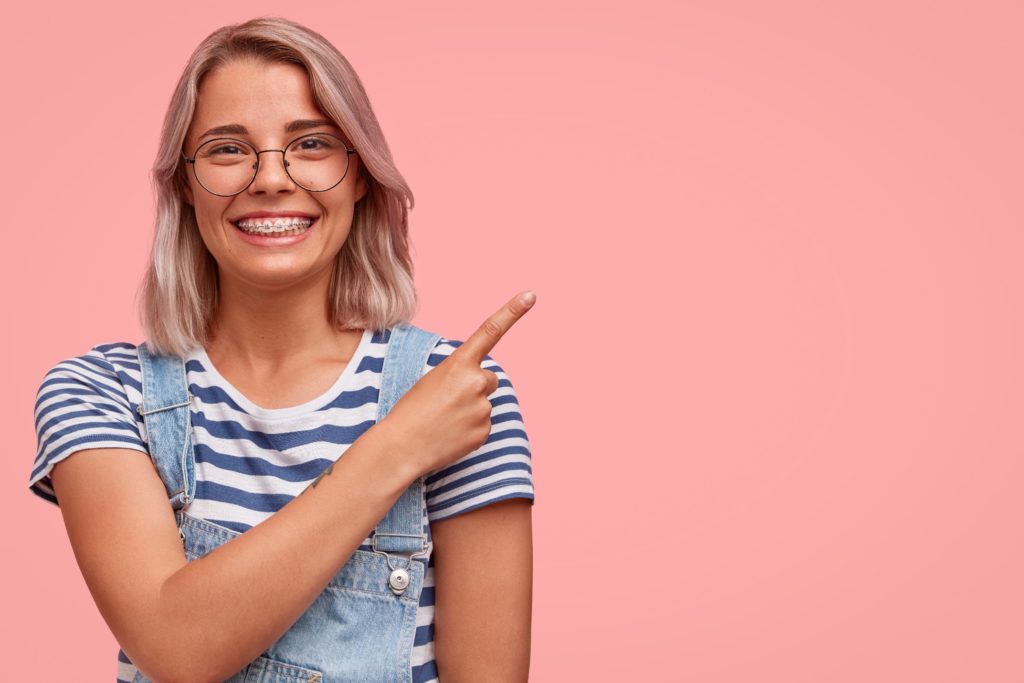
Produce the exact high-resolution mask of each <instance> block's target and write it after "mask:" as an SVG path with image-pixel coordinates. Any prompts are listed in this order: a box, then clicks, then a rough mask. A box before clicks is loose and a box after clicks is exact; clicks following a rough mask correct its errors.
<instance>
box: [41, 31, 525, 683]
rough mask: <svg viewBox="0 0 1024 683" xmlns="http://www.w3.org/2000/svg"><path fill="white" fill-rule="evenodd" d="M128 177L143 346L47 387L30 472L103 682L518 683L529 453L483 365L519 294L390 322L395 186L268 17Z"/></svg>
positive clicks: (205, 59)
mask: <svg viewBox="0 0 1024 683" xmlns="http://www.w3.org/2000/svg"><path fill="white" fill-rule="evenodd" d="M154 180H155V186H156V188H157V193H158V206H157V227H156V234H155V238H154V245H153V250H152V255H151V262H150V265H149V269H148V273H147V276H146V279H145V281H144V283H143V288H142V297H141V304H142V305H141V309H142V317H143V326H144V331H145V334H146V337H147V341H146V342H145V343H144V344H140V345H139V346H136V345H134V344H131V343H111V344H101V345H97V346H95V347H93V348H92V349H91V350H90V351H89V352H88V353H85V354H83V355H80V356H77V357H75V358H69V359H68V360H65V361H63V362H61V363H59V364H57V365H56V366H55V367H54V368H53V369H52V370H51V371H50V372H49V373H48V374H47V375H46V377H45V379H44V381H43V382H42V386H41V387H40V390H39V395H38V397H37V401H36V428H37V434H38V438H39V452H38V457H37V460H36V462H35V466H34V467H33V470H32V475H31V478H30V486H31V487H32V490H33V491H34V492H35V493H37V494H38V495H40V496H41V497H43V498H44V499H46V500H49V501H50V502H52V503H54V504H57V503H58V500H59V505H60V508H61V511H62V513H63V516H64V521H65V525H66V527H67V531H68V536H69V538H70V541H71V545H72V548H73V549H74V552H75V556H76V559H77V561H78V563H79V566H80V567H81V570H82V573H83V575H84V577H85V580H86V583H87V585H88V586H89V589H90V591H91V593H92V595H93V597H94V599H95V601H96V604H97V607H98V608H99V610H100V612H101V614H102V615H103V617H104V619H105V620H106V622H107V624H108V625H109V626H110V629H111V631H112V632H113V634H114V636H115V637H116V638H117V640H118V642H119V644H120V645H121V646H122V651H121V652H120V653H119V664H118V672H119V676H118V680H123V681H145V680H157V681H220V680H225V679H229V680H231V681H246V680H249V681H252V680H260V681H295V680H323V681H333V680H382V681H383V680H388V681H391V680H394V681H405V680H414V681H428V680H436V679H440V680H444V681H499V680H525V679H526V678H527V672H528V668H529V653H530V614H531V604H530V603H531V592H532V570H531V566H532V541H531V514H530V513H531V507H530V506H531V504H532V501H533V483H532V475H531V469H530V451H529V444H528V442H527V438H526V434H525V431H524V430H523V424H522V416H521V414H520V412H519V410H518V403H517V401H516V397H515V392H514V390H513V388H512V385H511V384H510V383H509V381H508V377H507V376H506V375H505V373H504V372H503V370H502V369H501V368H500V366H498V364H497V363H496V362H495V361H494V360H493V359H492V358H491V357H490V356H489V355H487V353H488V352H489V351H490V350H491V348H493V346H494V344H495V343H496V342H497V341H498V339H499V338H500V337H501V336H502V335H503V334H504V333H505V332H506V331H507V330H508V329H509V327H510V326H511V325H512V324H513V323H514V322H515V321H516V320H518V318H519V317H521V316H522V315H523V314H524V313H525V311H526V310H528V308H529V307H530V305H532V303H533V300H534V297H533V295H532V293H529V292H527V293H525V294H524V296H523V297H522V298H519V297H517V298H514V299H513V300H512V301H510V302H509V303H508V304H506V305H505V306H503V307H502V308H501V310H500V311H498V312H497V313H495V314H494V315H493V316H491V317H490V318H489V319H488V320H487V321H486V322H485V323H484V324H483V325H482V326H481V327H480V329H479V330H478V331H477V332H475V333H474V334H473V335H472V336H470V337H469V338H468V339H467V340H466V341H465V342H464V343H462V342H459V341H454V340H447V339H444V338H442V337H439V336H438V335H431V334H430V333H427V332H426V331H423V330H419V328H413V327H412V326H411V325H409V324H408V320H409V319H410V318H411V315H412V313H413V309H414V306H415V292H414V289H413V286H412V266H411V261H410V257H409V249H408V242H407V204H408V208H411V206H412V195H411V193H410V192H409V189H408V187H407V186H406V184H405V182H404V180H403V179H402V177H401V175H400V174H399V173H398V171H397V170H396V168H395V166H394V164H393V162H392V160H391V156H390V153H389V151H388V147H387V145H386V143H385V141H384V137H383V135H382V133H381V131H380V128H379V126H378V124H377V121H376V118H375V116H374V114H373V111H372V109H371V107H370V104H369V101H368V99H367V97H366V94H365V92H364V90H363V87H362V84H361V83H360V81H359V78H358V77H357V76H356V74H355V72H354V71H353V70H352V68H351V66H350V65H349V64H348V62H347V61H346V60H345V58H344V57H343V56H342V55H341V54H339V53H338V51H337V50H336V49H335V48H334V47H333V46H331V45H330V43H329V42H328V41H327V40H326V39H324V38H323V37H322V36H320V35H319V34H317V33H315V32H313V31H310V30H308V29H306V28H304V27H302V26H300V25H298V24H295V23H293V22H290V21H286V20H283V19H270V18H260V19H255V20H252V21H249V22H246V23H244V24H240V25H237V26H227V27H224V28H222V29H220V30H218V31H216V32H214V33H213V34H211V35H210V36H209V37H208V38H207V39H206V40H205V41H204V42H203V43H202V44H201V45H200V46H199V48H198V49H197V50H196V52H195V53H194V54H193V56H192V58H191V60H190V62H189V64H188V65H187V67H186V69H185V71H184V73H183V75H182V77H181V80H180V81H179V84H178V87H177V89H176V91H175V93H174V96H173V98H172V101H171V104H170V107H169V110H168V113H167V116H166V119H165V122H164V128H163V134H162V139H161V144H160V150H159V153H158V158H157V162H156V165H155V167H154ZM394 339H401V340H407V339H408V340H412V339H418V340H420V342H421V343H425V346H423V349H426V352H425V353H423V354H422V356H415V355H409V354H410V353H411V352H406V351H403V350H401V349H404V348H405V346H402V347H401V349H400V348H399V344H398V342H395V344H391V341H392V340H394ZM402 344H405V341H403V342H402ZM409 344H410V347H409V348H411V345H412V342H409ZM402 354H406V355H407V356H408V358H405V357H404V356H403V355H402ZM409 358H412V359H413V360H412V361H410V360H409ZM416 358H419V361H418V362H416V360H415V359H416ZM423 359H426V362H423ZM403 363H404V364H405V366H407V367H408V368H411V369H412V371H414V372H415V374H416V376H415V377H412V379H410V380H408V382H407V384H406V385H404V386H403V387H402V388H400V389H394V386H398V384H394V383H395V382H397V381H398V380H396V379H395V377H394V375H395V373H397V372H398V370H397V368H400V367H402V364H403ZM388 367H391V368H392V369H391V370H390V371H388V370H387V368H388ZM389 372H390V373H391V374H390V375H389V374H388V373H389ZM409 372H410V371H409V370H406V375H409ZM382 376H383V377H384V380H383V381H384V382H386V384H385V390H384V391H382V390H381V387H382ZM420 377H421V378H422V379H420ZM393 384H394V386H392V385H393ZM179 385H180V386H179ZM410 385H411V389H410V388H408V387H409V386H410ZM176 391H179V392H180V395H181V396H183V397H184V400H181V401H177V402H175V399H174V395H175V394H174V392H176ZM396 399H397V403H396V402H395V400H396ZM160 401H163V403H162V404H161V405H156V403H159V402H160ZM155 405H156V407H154V406H155ZM178 415H180V416H181V418H182V419H181V421H180V425H181V427H180V429H179V428H178V427H177V426H175V425H176V424H177V423H175V422H174V420H175V419H177V418H176V417H175V416H178ZM139 452H142V453H145V454H148V455H149V456H150V457H140V456H139V455H138V453H139ZM161 454H162V455H161ZM343 454H344V457H343V458H342V457H341V456H342V455H343ZM71 455H75V456H76V457H73V458H72V457H70V456H71ZM417 496H418V497H417ZM169 501H170V502H171V505H168V502H169ZM410 511H412V514H409V513H410ZM402 515H404V517H403V519H404V520H405V522H404V523H405V524H406V527H405V528H407V529H409V528H410V527H409V526H408V524H409V520H412V527H411V533H410V532H408V531H407V532H405V533H402V532H398V533H389V532H388V530H390V529H395V528H402V527H400V526H395V527H392V526H389V525H390V524H392V523H393V522H395V521H396V520H397V519H398V518H399V517H402ZM420 531H422V532H423V533H422V534H419V533H418V532H420ZM402 550H404V551H406V552H401V551H402Z"/></svg>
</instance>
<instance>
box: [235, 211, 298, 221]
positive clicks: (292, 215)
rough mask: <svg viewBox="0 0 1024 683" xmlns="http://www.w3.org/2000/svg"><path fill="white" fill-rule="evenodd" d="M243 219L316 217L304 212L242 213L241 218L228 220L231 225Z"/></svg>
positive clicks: (236, 217)
mask: <svg viewBox="0 0 1024 683" xmlns="http://www.w3.org/2000/svg"><path fill="white" fill-rule="evenodd" d="M245 218H309V219H312V220H316V219H317V218H318V216H317V215H316V214H312V213H306V212H305V211H253V212H251V213H243V214H242V215H241V216H235V217H234V218H229V219H228V220H230V221H231V222H232V223H238V221H240V220H243V219H245Z"/></svg>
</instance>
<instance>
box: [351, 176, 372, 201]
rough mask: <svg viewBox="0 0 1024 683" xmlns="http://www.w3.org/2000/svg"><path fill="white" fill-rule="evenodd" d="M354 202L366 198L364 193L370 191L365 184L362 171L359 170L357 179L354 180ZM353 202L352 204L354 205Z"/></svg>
mask: <svg viewBox="0 0 1024 683" xmlns="http://www.w3.org/2000/svg"><path fill="white" fill-rule="evenodd" d="M355 190H356V202H358V201H359V200H360V199H362V198H363V197H365V196H366V193H367V192H369V191H370V188H369V186H368V185H367V184H366V176H365V175H364V173H363V169H361V168H360V169H359V177H358V178H357V179H356V187H355ZM354 203H355V202H353V204H354Z"/></svg>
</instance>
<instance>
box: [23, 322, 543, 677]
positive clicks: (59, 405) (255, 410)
mask: <svg viewBox="0 0 1024 683" xmlns="http://www.w3.org/2000/svg"><path fill="white" fill-rule="evenodd" d="M390 338H391V329H390V328H388V329H385V330H383V331H374V330H365V331H364V332H363V336H362V338H361V340H360V342H359V345H358V347H357V348H356V351H355V354H354V355H353V357H352V359H351V361H350V362H349V363H348V365H346V367H345V370H344V371H343V372H342V373H341V375H340V376H339V377H338V379H337V381H336V382H335V383H334V385H333V386H332V387H331V388H330V389H328V390H327V391H326V392H324V393H323V394H322V395H320V396H318V397H317V398H314V399H312V400H310V401H307V402H306V403H303V404H301V405H297V406H292V407H289V408H275V409H267V408H261V407H260V406H257V405H255V404H253V403H252V402H250V401H249V400H248V399H246V397H245V396H243V395H242V394H241V393H240V392H239V391H238V390H237V389H235V388H234V387H233V386H232V385H231V384H229V383H228V382H227V380H225V379H224V377H222V376H221V375H220V373H219V372H218V371H217V369H216V368H215V367H214V366H213V364H212V363H211V362H210V359H209V357H208V356H207V355H206V351H205V350H204V349H203V348H202V347H197V348H196V349H195V350H194V351H192V352H191V353H190V354H189V355H188V356H187V357H186V359H185V360H186V363H185V370H186V374H187V379H188V384H189V390H190V391H191V393H192V395H193V397H194V398H193V400H192V404H191V410H190V412H191V417H192V427H193V444H194V449H195V455H196V495H195V499H194V500H193V501H191V503H190V504H189V507H188V510H187V511H188V513H189V514H190V515H192V516H193V517H198V518H200V519H204V520H206V521H209V522H212V523H214V524H219V525H222V526H224V527H227V528H229V529H232V530H234V531H238V532H244V531H245V530H247V529H249V528H251V527H253V526H255V525H256V524H259V523H260V522H261V521H263V520H264V519H266V518H268V517H269V516H270V515H272V514H273V513H274V512H276V511H277V510H279V509H281V508H282V507H284V505H285V504H286V503H288V501H290V500H291V499H292V498H293V497H295V496H296V495H298V494H300V493H302V491H304V490H305V488H306V487H307V486H308V485H309V483H310V482H311V481H312V480H313V479H315V478H316V477H317V475H319V474H320V473H321V472H322V471H323V470H324V469H325V468H326V467H327V466H328V465H329V464H330V463H331V462H334V461H335V460H337V459H338V457H340V456H341V455H342V454H343V453H344V452H345V450H346V449H347V448H348V446H349V445H351V444H352V443H353V442H354V441H355V440H356V439H357V438H358V437H359V436H360V435H361V434H362V433H363V432H365V431H366V430H367V429H369V428H370V427H371V426H372V425H373V424H374V422H375V420H376V417H377V401H378V396H379V392H380V380H381V368H382V365H383V361H384V355H385V352H386V351H387V345H388V341H389V340H390ZM461 344H462V342H461V341H455V340H449V339H445V338H443V337H442V338H441V339H440V340H439V341H438V343H437V345H436V346H435V348H434V350H433V352H432V353H431V354H430V356H429V358H428V360H427V364H426V365H425V366H424V368H423V374H426V373H427V372H429V371H430V369H431V368H433V367H436V366H437V365H438V364H439V363H440V362H441V361H442V360H444V359H445V358H446V357H447V356H448V355H449V354H451V353H452V351H454V350H455V348H457V347H458V346H459V345H461ZM480 367H482V368H484V369H486V370H491V371H493V372H494V373H496V374H497V375H498V379H499V383H498V388H497V389H496V390H495V391H494V393H492V394H491V395H490V396H489V399H490V401H491V406H492V407H491V433H490V436H488V438H487V441H486V442H485V443H484V444H483V445H481V446H480V447H479V448H478V449H476V450H475V451H473V452H472V453H469V454H468V455H466V456H465V457H463V458H461V459H459V460H458V461H456V462H454V463H453V464H451V465H448V466H447V467H444V468H442V469H440V470H437V471H434V472H431V473H430V474H428V475H427V477H426V480H425V482H426V486H425V498H426V506H425V509H424V513H423V523H424V531H425V533H427V534H428V535H429V534H430V527H429V523H430V522H433V521H437V520H441V519H446V518H448V517H453V516H455V515H459V514H462V513H464V512H468V511H470V510H474V509H476V508H479V507H482V506H484V505H488V504H490V503H494V502H496V501H499V500H505V499H508V498H526V499H529V500H530V501H531V503H532V501H533V498H534V490H533V474H532V469H531V467H530V455H531V454H530V445H529V441H528V440H527V436H526V431H525V429H524V426H523V418H522V415H521V413H520V411H519V403H518V401H517V399H516V394H515V390H514V389H513V387H512V384H511V382H510V381H509V379H508V376H507V375H506V374H505V372H504V370H502V368H501V367H500V366H499V365H498V364H497V363H496V362H495V361H494V359H493V358H491V357H490V356H486V357H485V360H484V362H483V363H481V366H480ZM141 399H142V382H141V373H140V369H139V357H138V350H137V348H136V346H135V345H134V344H130V343H112V344H100V345H97V346H94V347H93V348H92V349H91V350H90V351H89V352H87V353H85V354H83V355H81V356H77V357H75V358H69V359H67V360H64V361H62V362H60V363H58V364H57V365H56V366H54V367H53V369H51V370H50V371H49V372H48V373H47V374H46V376H45V377H44V379H43V382H42V384H41V386H40V387H39V392H38V395H37V397H36V404H35V424H36V435H37V438H38V451H37V455H36V460H35V464H34V466H33V468H32V473H31V476H30V479H29V486H30V487H31V490H32V491H33V492H34V493H36V494H37V495H39V496H40V497H42V498H44V499H45V500H47V501H49V502H51V503H53V504H55V505H56V504H58V503H57V498H56V496H55V495H54V492H53V488H52V486H51V482H50V470H51V469H52V468H53V465H54V463H57V462H60V461H61V460H63V459H65V458H67V457H68V456H70V455H71V454H73V453H75V452H76V451H80V450H83V449H87V448H128V449H131V450H136V451H141V452H142V453H146V454H147V456H148V451H147V450H146V444H145V440H144V439H145V428H146V427H145V423H144V422H143V421H142V420H141V418H139V416H138V413H137V408H138V406H139V404H140V403H141ZM371 534H372V532H371ZM359 549H360V550H367V551H369V550H372V548H371V546H370V537H369V536H367V538H366V539H364V540H363V543H362V544H361V545H360V546H359ZM433 568H434V559H433V557H432V556H431V557H430V558H429V560H428V564H427V571H426V573H425V576H424V583H423V591H422V594H421V597H420V605H419V609H418V610H417V616H416V625H417V628H416V637H415V640H414V645H413V651H412V664H413V680H414V681H433V680H436V679H437V668H436V666H435V663H434V642H433V641H434V569H433ZM119 660H120V661H119V664H118V667H119V668H118V671H119V680H122V679H124V678H127V679H128V680H131V677H132V676H131V675H129V674H132V673H133V671H134V667H133V666H132V665H131V663H130V662H129V661H128V660H127V658H126V657H125V656H124V654H123V653H119Z"/></svg>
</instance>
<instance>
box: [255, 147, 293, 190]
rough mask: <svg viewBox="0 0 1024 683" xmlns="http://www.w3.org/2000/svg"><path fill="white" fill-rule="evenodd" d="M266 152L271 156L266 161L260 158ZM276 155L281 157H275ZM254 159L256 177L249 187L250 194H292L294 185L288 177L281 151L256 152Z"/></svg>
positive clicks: (266, 150) (282, 151)
mask: <svg viewBox="0 0 1024 683" xmlns="http://www.w3.org/2000/svg"><path fill="white" fill-rule="evenodd" d="M268 152H270V153H271V154H270V156H269V157H268V158H267V159H264V158H263V157H262V156H260V155H262V154H266V153H268ZM278 154H280V155H281V156H277V155H278ZM256 159H257V161H256V177H255V178H253V181H252V183H251V184H250V185H249V192H250V193H254V194H259V193H264V192H265V193H272V192H292V191H294V190H295V183H294V182H292V179H291V176H289V175H288V170H287V164H288V162H287V161H286V160H285V158H284V150H283V149H265V150H262V151H260V152H256Z"/></svg>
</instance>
